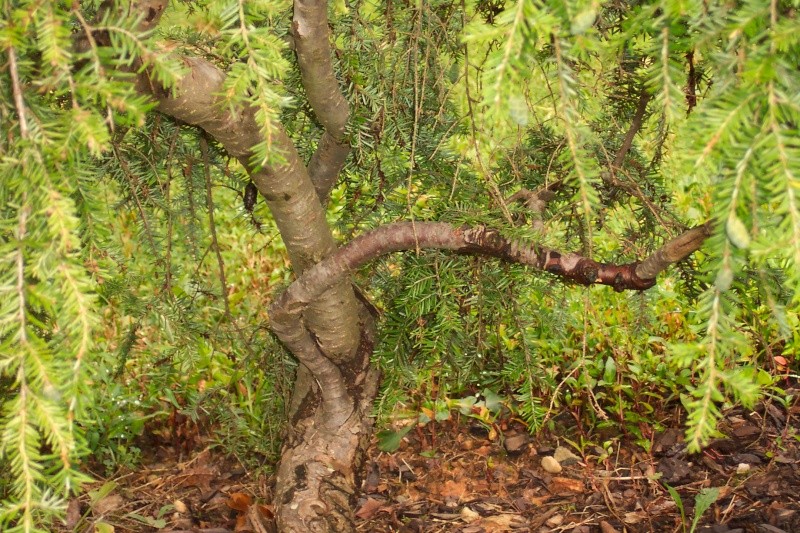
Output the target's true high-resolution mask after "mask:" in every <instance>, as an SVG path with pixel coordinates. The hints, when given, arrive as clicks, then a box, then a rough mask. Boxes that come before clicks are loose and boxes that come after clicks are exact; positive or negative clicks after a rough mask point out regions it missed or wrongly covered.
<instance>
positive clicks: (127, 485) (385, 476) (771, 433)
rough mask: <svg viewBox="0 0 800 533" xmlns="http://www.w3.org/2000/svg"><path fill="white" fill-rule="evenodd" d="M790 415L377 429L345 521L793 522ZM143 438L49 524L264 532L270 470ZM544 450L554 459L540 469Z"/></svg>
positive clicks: (792, 528) (773, 527)
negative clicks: (137, 453)
mask: <svg viewBox="0 0 800 533" xmlns="http://www.w3.org/2000/svg"><path fill="white" fill-rule="evenodd" d="M794 392H795V393H796V392H798V391H797V390H795V391H794ZM799 417H800V404H798V403H797V402H795V403H794V404H793V405H790V406H788V407H783V406H780V404H776V403H772V402H770V401H765V402H762V403H761V404H759V406H757V408H756V409H754V410H752V411H748V410H744V409H742V408H734V409H732V410H729V411H728V412H727V413H726V416H725V418H724V420H723V422H722V424H721V426H720V431H721V433H722V435H724V436H722V437H719V438H717V439H714V440H713V441H712V442H710V443H709V445H708V446H707V447H706V448H705V449H704V450H703V452H701V453H700V454H695V455H691V454H688V453H687V451H686V447H685V444H684V442H683V431H682V429H681V428H682V421H681V420H679V419H677V418H676V419H674V420H668V421H665V423H664V424H665V425H666V426H668V427H667V428H666V429H664V430H663V431H661V432H658V433H655V434H653V435H652V438H651V439H650V451H649V452H648V451H645V449H644V448H642V447H641V446H639V445H637V444H635V443H634V442H633V438H632V437H629V436H626V435H620V434H619V433H617V434H615V433H614V432H615V431H617V432H619V429H617V428H614V429H609V428H605V429H602V430H596V431H594V432H593V433H589V434H581V430H580V428H577V427H576V426H575V423H574V421H573V420H574V419H573V418H572V417H571V416H568V415H566V414H565V415H563V416H562V417H558V418H557V419H556V421H555V422H556V423H555V424H554V427H556V428H559V430H558V431H550V432H547V431H545V432H542V433H540V434H539V435H537V436H535V437H531V436H530V435H528V433H527V431H526V428H525V427H524V426H523V425H522V424H521V423H520V422H519V421H518V420H516V419H507V420H503V419H498V420H496V421H494V423H493V425H492V427H487V426H486V424H485V423H477V422H476V421H475V420H474V419H470V418H463V419H459V417H457V416H456V417H453V418H451V419H449V420H443V421H440V422H435V423H429V424H426V425H424V426H418V427H413V428H412V429H411V430H408V429H407V426H405V428H403V427H398V428H394V430H395V431H398V434H400V433H401V434H402V437H401V438H400V439H397V442H391V444H392V448H393V449H394V451H392V452H386V451H382V450H381V446H380V445H381V442H380V439H379V438H378V436H377V434H376V437H375V438H374V439H373V442H372V445H371V447H370V449H369V452H368V457H367V459H366V462H365V465H364V469H363V474H362V477H363V485H362V491H361V494H360V497H359V500H358V503H357V506H356V508H355V517H356V524H357V530H358V531H363V532H370V533H372V532H374V533H384V532H387V533H388V532H398V533H413V532H426V533H428V532H430V533H443V532H459V533H494V532H535V533H540V532H541V533H543V532H569V533H594V532H599V533H615V532H617V533H622V532H630V533H638V532H652V533H661V532H676V533H677V532H690V531H692V527H695V528H696V529H695V531H698V532H705V533H750V532H758V533H761V532H763V533H792V532H800V424H799V423H798V419H799ZM383 429H385V431H389V432H391V431H392V428H383ZM384 435H386V433H384ZM149 437H150V442H149V444H150V446H149V447H148V448H145V447H143V448H142V449H143V452H145V453H143V459H144V461H143V464H142V465H141V466H140V467H139V468H137V469H135V470H131V471H126V472H120V473H118V474H117V475H115V476H113V477H111V478H110V479H104V480H102V479H101V480H100V481H98V482H97V483H95V484H92V485H89V486H87V487H86V490H85V491H84V493H83V494H82V495H81V496H79V497H77V498H75V499H73V500H72V501H70V502H69V505H68V513H67V522H66V523H65V524H61V525H60V526H59V527H56V528H54V531H56V532H66V531H73V532H81V533H84V532H95V531H98V532H104V533H120V532H143V533H144V532H164V533H273V532H275V531H276V528H275V524H274V515H273V512H274V508H273V507H272V501H271V497H272V493H271V489H270V486H271V481H272V480H271V479H270V476H269V475H267V474H264V473H263V471H258V470H254V471H249V470H248V469H247V468H246V467H245V466H243V465H242V464H240V463H239V462H238V461H236V460H235V459H233V458H231V457H226V456H225V455H224V454H222V453H221V452H218V451H213V452H212V451H211V450H210V449H209V448H205V449H198V448H195V449H194V450H192V451H191V455H190V457H189V459H188V460H186V461H183V462H181V461H179V460H178V458H180V456H181V450H177V449H175V447H176V446H178V447H180V446H182V443H176V442H174V439H162V440H161V441H159V440H158V439H157V438H156V437H155V436H153V435H150V436H149ZM203 440H204V439H203V438H202V437H201V438H200V439H197V438H196V439H195V441H194V442H193V445H195V446H200V445H202V444H203ZM384 442H385V437H384ZM576 442H584V443H588V444H585V445H584V446H583V448H582V449H578V447H577V446H576V445H575V444H574V443H576ZM601 442H602V443H604V445H603V446H602V447H601V446H596V445H595V444H593V443H601ZM608 442H611V443H612V448H613V449H610V450H609V449H608V447H607V446H606V443H608ZM384 449H385V447H384ZM543 459H544V463H545V464H549V465H550V466H551V467H552V466H553V463H557V464H558V466H559V467H560V470H558V471H556V470H557V469H555V468H550V469H545V468H543ZM548 470H551V471H548ZM259 472H261V473H259ZM94 475H95V477H96V478H99V476H97V474H96V473H95V474H94Z"/></svg>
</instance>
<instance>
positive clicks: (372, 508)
mask: <svg viewBox="0 0 800 533" xmlns="http://www.w3.org/2000/svg"><path fill="white" fill-rule="evenodd" d="M381 507H383V502H380V501H378V500H376V499H375V498H367V501H365V502H364V504H363V505H362V506H361V507H360V508H359V509H358V511H356V517H358V518H361V519H362V520H369V519H370V518H372V517H373V516H375V513H377V512H378V511H379V510H380V508H381Z"/></svg>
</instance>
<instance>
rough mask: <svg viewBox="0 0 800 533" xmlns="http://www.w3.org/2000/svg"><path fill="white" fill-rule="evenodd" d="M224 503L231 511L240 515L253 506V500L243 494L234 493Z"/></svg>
mask: <svg viewBox="0 0 800 533" xmlns="http://www.w3.org/2000/svg"><path fill="white" fill-rule="evenodd" d="M225 503H226V504H227V505H228V507H230V508H231V509H234V510H236V511H239V512H240V513H246V512H247V509H249V508H250V506H251V505H252V504H253V499H252V498H251V497H250V496H248V495H247V494H245V493H243V492H234V493H232V494H231V495H230V496H228V501H227V502H225Z"/></svg>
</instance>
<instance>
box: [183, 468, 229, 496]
mask: <svg viewBox="0 0 800 533" xmlns="http://www.w3.org/2000/svg"><path fill="white" fill-rule="evenodd" d="M217 477H218V475H217V473H216V472H215V471H214V469H212V468H209V467H207V466H198V467H195V468H189V469H188V470H185V471H184V472H183V473H182V474H179V475H177V476H175V486H176V487H197V488H199V489H200V490H201V491H202V492H209V491H210V490H211V482H212V481H214V480H215V479H216V478H217Z"/></svg>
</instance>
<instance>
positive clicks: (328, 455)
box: [275, 321, 378, 533]
mask: <svg viewBox="0 0 800 533" xmlns="http://www.w3.org/2000/svg"><path fill="white" fill-rule="evenodd" d="M373 346H374V333H373V328H372V324H371V321H370V323H368V324H367V325H364V326H362V336H361V343H360V345H359V348H358V358H357V359H356V360H357V361H359V364H358V365H353V366H354V367H355V366H357V367H358V368H354V369H353V370H352V371H346V372H343V376H342V378H343V381H342V383H341V385H342V386H343V387H344V388H345V390H346V391H347V393H348V394H346V395H343V396H341V397H340V402H341V405H339V406H338V407H339V408H340V409H341V410H346V411H348V412H350V415H349V416H347V417H346V419H344V421H341V420H340V419H339V416H338V414H337V413H339V412H340V409H335V411H336V413H332V412H330V409H329V407H328V405H327V404H326V402H325V401H324V400H323V394H322V391H321V390H320V388H319V384H318V383H319V382H318V381H317V380H316V379H315V378H314V377H312V376H311V374H310V373H309V372H308V370H307V369H306V368H305V367H302V366H301V367H300V369H299V370H298V375H297V378H296V381H295V392H294V395H295V396H294V398H293V399H292V410H293V412H292V413H291V419H290V421H289V424H288V429H287V433H286V438H285V441H284V445H283V451H282V455H281V462H280V465H279V467H278V472H277V478H276V482H275V509H276V510H275V513H276V520H277V524H278V529H279V531H281V532H282V533H283V532H291V533H307V532H328V533H329V532H350V531H355V524H354V516H353V510H354V509H355V505H356V497H357V491H358V489H359V487H360V485H361V479H360V476H359V473H360V472H361V471H362V466H363V463H364V457H365V454H366V449H367V446H368V444H369V440H370V436H371V435H372V426H373V418H372V416H371V410H372V405H373V402H374V400H375V396H376V394H377V386H378V372H377V370H376V369H374V368H373V367H371V366H370V365H369V361H370V356H371V355H372V350H373ZM345 374H346V375H345Z"/></svg>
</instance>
